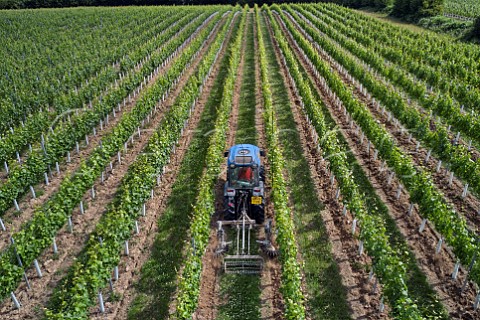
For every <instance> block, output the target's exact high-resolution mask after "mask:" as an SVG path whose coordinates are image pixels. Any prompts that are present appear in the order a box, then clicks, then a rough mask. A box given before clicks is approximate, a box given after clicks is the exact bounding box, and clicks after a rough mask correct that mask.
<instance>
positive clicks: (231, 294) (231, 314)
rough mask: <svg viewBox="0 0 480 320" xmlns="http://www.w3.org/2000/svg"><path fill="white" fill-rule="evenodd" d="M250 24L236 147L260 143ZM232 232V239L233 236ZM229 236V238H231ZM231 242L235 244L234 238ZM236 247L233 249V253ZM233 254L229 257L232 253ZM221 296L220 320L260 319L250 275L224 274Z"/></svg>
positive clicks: (257, 294) (257, 290) (256, 289)
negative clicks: (256, 125) (256, 121)
mask: <svg viewBox="0 0 480 320" xmlns="http://www.w3.org/2000/svg"><path fill="white" fill-rule="evenodd" d="M249 15H250V17H249V18H248V20H247V34H246V36H247V39H246V46H245V54H244V65H243V78H242V86H241V93H240V104H239V116H238V125H237V132H236V136H235V144H241V143H249V144H253V145H255V144H256V143H257V131H256V128H255V104H256V99H255V86H256V83H255V52H254V50H255V44H254V38H253V23H254V20H253V19H252V15H251V14H249ZM233 234H234V233H233V232H232V236H233ZM229 236H230V234H229ZM232 236H230V237H229V238H230V239H232V240H233V241H234V242H235V237H234V236H233V237H232ZM254 239H255V238H253V239H252V252H254V253H255V252H256V250H258V246H257V245H256V243H255V241H254ZM235 246H236V245H235V243H233V244H232V245H231V248H230V250H231V251H233V249H234V248H235ZM229 254H230V253H229ZM220 277H221V278H220V296H221V301H224V303H222V304H221V305H220V306H219V308H218V315H217V319H218V320H254V319H260V318H261V314H260V309H261V301H260V294H261V289H260V285H261V283H260V277H259V276H258V275H251V274H222V275H221V276H220Z"/></svg>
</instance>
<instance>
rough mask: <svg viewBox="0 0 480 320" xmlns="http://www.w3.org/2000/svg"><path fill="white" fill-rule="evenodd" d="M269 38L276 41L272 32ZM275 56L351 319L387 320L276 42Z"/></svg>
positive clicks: (379, 290) (366, 259)
mask: <svg viewBox="0 0 480 320" xmlns="http://www.w3.org/2000/svg"><path fill="white" fill-rule="evenodd" d="M269 29H270V28H269ZM270 34H271V37H272V38H274V37H273V32H272V30H271V29H270ZM275 54H276V56H277V60H278V61H279V62H280V64H281V69H282V71H283V72H282V74H283V78H284V82H285V83H286V84H287V87H288V94H289V97H290V101H291V105H292V112H293V114H294V118H295V122H296V123H297V129H298V132H299V133H300V137H301V141H302V148H303V150H304V156H305V158H306V159H307V161H308V163H309V165H310V172H311V176H312V178H313V180H314V181H315V183H316V185H317V196H318V197H319V199H320V200H321V202H322V203H323V204H324V205H325V210H323V211H322V212H321V216H322V220H323V221H324V223H325V226H326V228H327V231H328V234H329V238H330V242H331V245H332V252H333V255H334V258H335V260H336V261H337V264H338V267H339V269H340V273H341V275H342V283H343V285H344V286H345V288H347V289H348V291H347V300H348V302H349V304H350V307H351V311H352V318H354V319H386V318H388V315H387V312H385V313H384V314H380V313H379V312H378V311H377V309H378V306H379V304H380V300H381V296H382V295H381V287H380V286H379V285H377V287H376V289H374V288H373V284H374V281H369V280H368V279H369V274H368V272H366V271H365V269H364V268H359V267H358V265H357V264H355V265H353V264H352V263H353V262H357V263H359V264H362V265H371V260H370V258H369V257H368V256H366V255H362V256H359V255H358V243H357V240H356V239H354V238H353V236H352V234H351V223H352V220H353V218H352V217H351V216H350V214H349V215H348V216H347V217H342V206H341V204H340V203H339V201H338V200H335V191H336V186H332V185H331V184H330V178H329V176H330V175H329V173H328V169H327V167H326V164H325V162H324V161H322V160H321V159H322V156H321V154H320V153H319V152H318V149H317V146H316V145H315V143H314V138H313V136H312V135H311V128H310V126H309V125H308V122H307V120H306V118H305V116H304V114H303V112H302V110H301V107H300V97H299V96H298V95H297V94H296V93H295V91H294V86H293V84H292V83H291V81H290V79H289V77H288V73H287V70H288V67H287V66H286V65H285V64H284V62H283V59H282V53H281V51H280V48H279V47H278V45H277V44H276V42H275ZM305 292H307V291H305ZM387 311H388V310H387Z"/></svg>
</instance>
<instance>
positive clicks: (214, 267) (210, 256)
mask: <svg viewBox="0 0 480 320" xmlns="http://www.w3.org/2000/svg"><path fill="white" fill-rule="evenodd" d="M248 22H249V18H248V17H247V20H246V25H247V24H248ZM246 30H247V28H246V27H245V29H244V30H243V40H242V49H241V50H242V53H241V60H240V63H239V65H238V69H237V78H236V81H235V89H234V94H233V105H232V111H231V114H230V119H229V122H228V127H229V130H228V132H227V139H226V145H227V147H230V146H232V145H233V144H234V141H235V133H236V131H237V122H238V112H239V111H238V108H239V104H240V90H241V86H242V78H243V66H244V64H245V46H246V36H245V35H246ZM238 32H242V30H239V31H238ZM226 171H227V166H226V164H225V163H223V164H222V166H221V172H222V173H221V177H220V178H219V179H218V181H217V184H216V186H215V194H216V199H217V200H216V201H215V214H214V215H213V216H212V218H211V223H210V238H209V242H208V246H207V249H206V251H205V254H204V255H203V258H202V265H203V267H202V275H201V283H200V294H199V299H198V307H197V310H196V311H195V313H194V314H193V319H197V320H207V319H215V318H216V316H217V312H218V310H217V308H218V306H219V305H220V304H221V300H220V277H221V273H222V272H223V271H222V264H221V257H217V256H216V255H215V249H216V248H217V246H218V240H217V229H216V227H217V220H218V219H219V218H221V217H220V214H221V213H222V212H223V209H224V207H223V206H224V204H223V186H224V185H225V179H224V178H223V173H224V172H226Z"/></svg>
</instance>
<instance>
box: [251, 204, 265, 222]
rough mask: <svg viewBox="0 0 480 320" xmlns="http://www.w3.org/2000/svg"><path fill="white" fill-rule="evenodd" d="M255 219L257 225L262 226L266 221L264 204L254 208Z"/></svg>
mask: <svg viewBox="0 0 480 320" xmlns="http://www.w3.org/2000/svg"><path fill="white" fill-rule="evenodd" d="M253 218H254V219H255V222H256V223H257V224H262V223H263V222H264V221H265V206H264V205H263V204H259V205H256V206H255V207H254V209H253Z"/></svg>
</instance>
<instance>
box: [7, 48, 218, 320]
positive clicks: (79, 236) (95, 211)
mask: <svg viewBox="0 0 480 320" xmlns="http://www.w3.org/2000/svg"><path fill="white" fill-rule="evenodd" d="M210 41H211V40H210ZM204 51H205V48H203V49H202V54H203V53H204ZM202 54H200V55H198V56H197V58H196V59H195V60H194V62H193V63H192V64H191V66H190V68H189V69H188V70H187V71H186V72H185V74H184V75H183V76H182V77H181V79H180V81H179V82H178V84H177V86H176V87H175V88H174V89H173V90H172V92H171V93H170V94H169V95H168V97H167V99H166V100H165V102H163V103H161V104H159V105H158V109H157V112H156V113H155V114H154V115H153V117H152V118H150V122H148V123H146V126H145V127H144V128H143V129H142V131H141V132H142V134H141V135H140V137H138V135H137V136H136V138H134V139H133V143H132V146H131V148H129V149H128V152H127V153H126V154H124V155H123V156H122V158H121V163H120V164H119V163H118V162H116V156H115V157H113V158H112V162H113V163H115V166H114V167H113V170H108V172H109V174H107V176H106V180H105V181H104V183H103V184H102V183H101V181H99V180H100V179H98V180H97V181H96V182H95V185H94V189H95V199H92V195H91V193H90V192H89V193H87V194H86V195H85V196H84V199H83V200H84V203H85V213H84V214H83V215H81V214H80V213H79V209H77V210H76V211H75V212H74V214H73V215H72V220H73V233H70V232H69V231H68V229H67V228H66V227H64V228H62V230H60V231H59V232H58V234H57V237H56V242H57V245H58V254H57V255H52V252H50V250H48V252H44V253H43V254H42V255H41V256H40V257H39V259H38V260H39V262H40V263H41V262H42V261H45V262H43V263H42V264H41V269H42V270H43V277H42V278H38V277H37V276H36V273H35V270H34V269H33V268H31V269H30V270H28V271H27V275H28V276H29V279H30V285H31V287H32V289H31V290H26V284H25V283H24V282H22V283H21V285H20V286H19V288H18V289H17V290H16V295H17V298H18V299H19V300H20V302H21V303H22V308H21V309H20V310H15V309H12V306H11V302H10V301H5V302H4V303H3V305H2V307H1V309H0V314H2V315H4V316H8V318H9V319H36V318H38V316H39V314H41V311H40V309H41V308H42V307H43V306H45V304H46V303H47V301H48V299H49V298H50V295H51V293H52V291H53V289H54V288H55V287H56V286H57V284H58V282H59V281H60V280H61V279H62V278H63V277H64V276H65V273H66V271H67V270H68V268H69V267H70V266H71V265H72V263H73V262H74V260H75V257H76V256H77V255H78V253H79V252H80V251H81V249H82V248H83V244H84V243H85V241H86V240H87V239H88V235H89V234H90V232H92V231H93V229H94V227H95V225H96V223H97V222H98V220H99V219H100V217H101V215H102V214H103V212H104V211H105V209H106V206H107V204H108V203H110V201H111V200H113V198H114V196H115V192H116V189H117V188H118V186H119V185H120V183H121V181H122V178H123V176H124V175H125V174H126V173H127V171H128V168H129V166H130V165H131V164H132V163H133V162H134V161H135V159H136V157H137V155H138V153H139V152H141V150H142V149H143V148H144V147H145V145H146V144H147V142H148V140H149V138H150V137H151V135H152V134H153V132H154V129H155V128H156V127H157V126H158V125H159V124H160V122H161V121H162V119H163V114H164V112H165V111H166V110H168V109H169V108H170V107H171V105H172V104H173V102H174V101H175V98H176V97H177V96H178V95H179V93H180V92H181V90H182V88H183V86H184V85H185V83H186V81H187V80H188V78H189V77H190V76H191V75H192V74H193V71H194V70H195V66H196V65H198V63H199V62H200V61H201V57H202ZM159 76H160V74H159V75H157V76H156V77H154V78H153V79H152V80H151V81H150V82H149V85H152V84H153V83H154V82H155V81H156V80H157V78H158V77H159ZM137 98H138V96H137ZM136 101H137V100H135V101H134V102H132V106H131V107H133V106H134V104H135V102H136ZM130 141H131V140H130ZM87 206H88V207H87ZM79 243H81V244H82V245H79ZM132 249H133V247H132ZM45 271H46V272H45Z"/></svg>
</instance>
